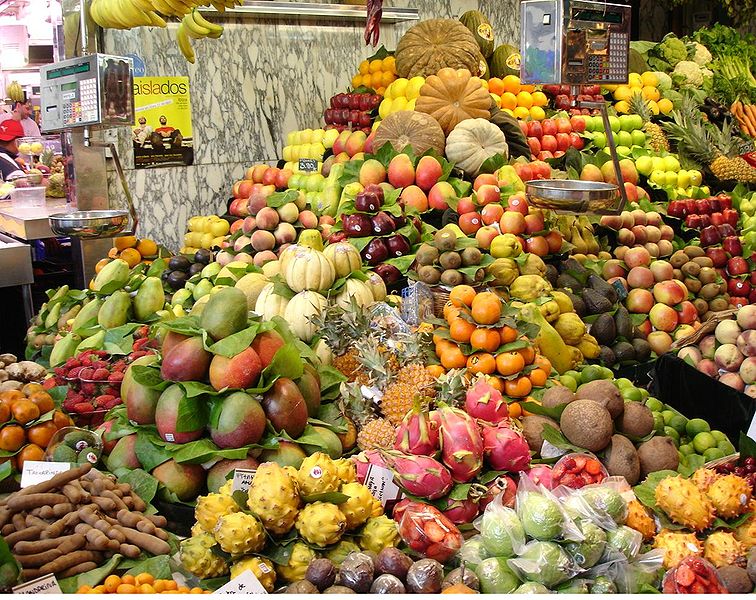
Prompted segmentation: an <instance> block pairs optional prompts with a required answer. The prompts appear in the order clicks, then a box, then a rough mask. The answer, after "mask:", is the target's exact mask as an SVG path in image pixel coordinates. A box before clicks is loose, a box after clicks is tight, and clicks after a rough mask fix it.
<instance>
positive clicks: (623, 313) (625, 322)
mask: <svg viewBox="0 0 756 600" xmlns="http://www.w3.org/2000/svg"><path fill="white" fill-rule="evenodd" d="M614 327H615V329H616V331H617V334H616V337H621V338H624V339H625V341H626V342H629V341H630V340H632V339H633V322H632V320H631V319H630V313H629V312H627V309H626V308H625V307H624V306H619V307H618V308H617V312H616V313H614Z"/></svg>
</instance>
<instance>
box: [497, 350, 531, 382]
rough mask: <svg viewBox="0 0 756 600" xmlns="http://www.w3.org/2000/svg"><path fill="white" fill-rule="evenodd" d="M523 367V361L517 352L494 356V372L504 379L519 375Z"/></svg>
mask: <svg viewBox="0 0 756 600" xmlns="http://www.w3.org/2000/svg"><path fill="white" fill-rule="evenodd" d="M524 367H525V360H524V359H523V358H522V355H520V354H519V353H518V352H502V353H501V354H498V355H497V356H496V371H497V372H498V373H499V375H504V377H508V376H510V375H514V374H515V373H519V372H520V371H522V369H523V368H524ZM505 386H506V383H505Z"/></svg>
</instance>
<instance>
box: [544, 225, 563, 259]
mask: <svg viewBox="0 0 756 600" xmlns="http://www.w3.org/2000/svg"><path fill="white" fill-rule="evenodd" d="M544 237H545V239H546V241H547V242H548V244H549V253H550V254H556V253H558V252H559V251H560V250H561V249H562V244H563V243H564V238H563V237H562V234H561V233H559V232H558V231H556V230H553V229H552V230H551V231H549V232H548V233H547V234H546V235H545V236H544Z"/></svg>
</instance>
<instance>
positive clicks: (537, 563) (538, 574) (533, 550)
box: [507, 540, 581, 588]
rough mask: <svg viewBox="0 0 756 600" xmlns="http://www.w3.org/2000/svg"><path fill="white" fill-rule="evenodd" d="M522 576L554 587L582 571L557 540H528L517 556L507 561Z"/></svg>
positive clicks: (548, 586)
mask: <svg viewBox="0 0 756 600" xmlns="http://www.w3.org/2000/svg"><path fill="white" fill-rule="evenodd" d="M507 564H508V565H509V567H510V568H511V569H512V570H513V571H514V572H515V573H516V574H517V575H518V576H519V577H520V578H521V579H525V580H527V581H533V582H535V583H540V584H542V585H545V586H546V587H547V588H553V587H555V586H557V585H559V584H560V583H564V582H565V581H567V580H569V579H572V578H573V577H575V575H577V574H578V573H580V572H581V569H580V567H578V566H577V565H576V564H575V562H574V561H573V560H572V557H571V556H570V555H569V554H568V553H567V551H566V550H564V548H562V547H561V546H560V545H559V544H557V543H556V542H540V541H537V540H534V541H532V542H528V543H527V544H526V545H525V547H524V548H523V549H522V552H521V553H520V555H519V556H518V557H517V558H512V559H510V560H509V561H507Z"/></svg>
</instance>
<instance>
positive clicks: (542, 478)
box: [525, 465, 554, 490]
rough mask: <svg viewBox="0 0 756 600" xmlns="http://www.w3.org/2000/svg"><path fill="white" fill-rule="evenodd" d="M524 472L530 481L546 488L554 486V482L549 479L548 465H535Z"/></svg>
mask: <svg viewBox="0 0 756 600" xmlns="http://www.w3.org/2000/svg"><path fill="white" fill-rule="evenodd" d="M525 474H526V475H527V476H528V479H530V481H532V482H533V483H535V484H540V485H542V486H543V487H545V488H546V489H547V490H550V489H551V488H553V487H554V482H553V481H552V479H551V467H550V466H549V465H536V466H535V467H533V468H531V469H528V470H527V471H525Z"/></svg>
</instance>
